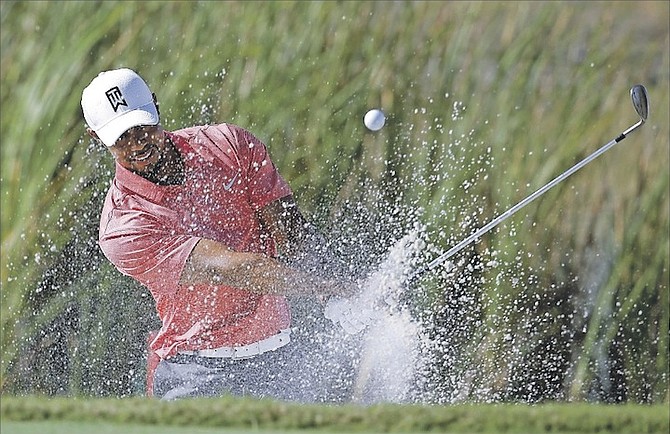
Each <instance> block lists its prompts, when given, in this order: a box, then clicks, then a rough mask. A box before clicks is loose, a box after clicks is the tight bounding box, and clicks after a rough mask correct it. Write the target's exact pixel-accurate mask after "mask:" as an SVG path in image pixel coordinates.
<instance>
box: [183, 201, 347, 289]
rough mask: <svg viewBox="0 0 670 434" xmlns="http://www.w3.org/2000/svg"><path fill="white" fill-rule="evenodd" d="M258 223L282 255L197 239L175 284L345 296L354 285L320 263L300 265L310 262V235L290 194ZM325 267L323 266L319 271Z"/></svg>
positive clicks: (313, 249) (271, 206)
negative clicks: (235, 248)
mask: <svg viewBox="0 0 670 434" xmlns="http://www.w3.org/2000/svg"><path fill="white" fill-rule="evenodd" d="M259 217H260V219H261V223H262V224H263V226H264V227H265V228H266V230H267V231H268V233H269V235H270V236H271V237H272V238H273V239H274V240H275V242H276V243H277V246H278V248H279V249H280V251H282V253H283V255H284V256H285V257H286V258H287V259H286V260H285V261H279V260H276V259H274V258H270V257H268V256H265V255H262V254H258V253H249V252H236V251H234V250H232V249H231V248H229V247H228V246H226V245H225V244H223V243H220V242H217V241H212V240H207V239H202V240H200V241H199V242H198V244H197V245H196V246H195V248H194V249H193V251H192V252H191V254H190V256H189V258H188V260H187V262H186V265H185V266H184V270H183V272H182V275H181V278H180V283H181V284H198V283H211V284H217V285H227V286H233V287H237V288H241V289H245V290H248V291H252V292H260V293H271V294H285V295H289V294H312V295H335V294H336V295H349V294H351V293H352V292H353V291H354V290H355V285H354V283H353V282H351V281H349V280H345V279H342V278H341V276H339V275H338V274H335V273H328V272H323V271H324V269H323V268H319V269H317V268H315V267H313V266H309V267H307V266H300V265H299V264H300V263H303V264H304V263H305V262H314V257H315V256H316V252H318V251H319V249H320V248H321V247H323V248H325V244H323V246H321V247H319V246H317V247H314V240H315V239H318V240H319V243H322V242H323V241H322V238H318V237H317V238H314V234H313V233H312V230H311V229H310V226H309V225H308V224H307V222H306V220H305V219H304V218H303V217H302V215H301V214H300V212H299V211H298V209H297V207H296V206H295V202H294V201H293V199H292V198H291V197H290V196H288V197H286V198H283V199H280V200H277V201H274V202H272V203H271V204H269V205H268V206H266V207H265V208H264V209H263V210H261V212H260V215H259ZM325 271H328V270H325Z"/></svg>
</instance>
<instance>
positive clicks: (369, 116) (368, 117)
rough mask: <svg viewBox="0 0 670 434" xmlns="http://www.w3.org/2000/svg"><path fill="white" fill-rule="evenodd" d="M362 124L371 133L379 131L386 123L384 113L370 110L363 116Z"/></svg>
mask: <svg viewBox="0 0 670 434" xmlns="http://www.w3.org/2000/svg"><path fill="white" fill-rule="evenodd" d="M363 123H364V124H365V126H366V127H367V128H368V129H369V130H371V131H379V130H381V129H382V127H383V126H384V124H385V123H386V116H384V112H383V111H381V110H379V109H372V110H370V111H369V112H367V113H366V114H365V117H364V118H363Z"/></svg>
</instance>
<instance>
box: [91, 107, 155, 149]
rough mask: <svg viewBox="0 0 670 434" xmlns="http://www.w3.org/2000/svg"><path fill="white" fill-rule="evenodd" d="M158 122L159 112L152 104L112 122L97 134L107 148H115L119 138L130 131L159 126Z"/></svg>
mask: <svg viewBox="0 0 670 434" xmlns="http://www.w3.org/2000/svg"><path fill="white" fill-rule="evenodd" d="M158 122H159V117H158V111H157V110H156V106H155V105H154V104H153V103H151V104H147V105H144V106H142V107H139V108H136V109H135V110H132V111H129V112H126V113H124V114H122V115H121V116H119V117H117V118H115V119H113V120H111V121H110V122H109V123H108V124H107V125H105V126H104V127H102V128H100V129H99V130H97V131H96V134H97V135H98V137H99V138H100V140H101V141H102V143H104V144H105V146H113V145H114V143H116V141H117V140H118V138H119V137H121V135H122V134H123V133H125V132H126V131H128V130H129V129H131V128H133V127H137V126H140V125H158Z"/></svg>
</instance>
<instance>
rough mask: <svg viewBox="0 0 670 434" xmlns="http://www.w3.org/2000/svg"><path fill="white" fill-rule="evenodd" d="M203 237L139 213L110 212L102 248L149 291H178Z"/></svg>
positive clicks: (119, 266) (101, 235) (127, 273)
mask: <svg viewBox="0 0 670 434" xmlns="http://www.w3.org/2000/svg"><path fill="white" fill-rule="evenodd" d="M199 240H200V238H198V237H195V236H191V235H186V234H183V233H176V232H175V231H173V230H171V229H170V228H167V227H166V226H165V225H164V223H162V222H160V221H159V220H158V219H157V218H155V217H154V216H152V215H150V214H148V213H146V212H142V211H137V210H130V211H122V210H118V209H112V210H109V211H108V215H107V222H106V224H103V225H101V230H100V239H99V242H100V248H101V249H102V251H103V253H104V254H105V256H106V257H107V259H109V261H110V262H112V263H113V264H114V265H115V266H116V267H117V268H118V270H119V271H121V272H122V273H124V274H126V275H128V276H131V277H133V278H135V279H137V280H138V281H140V282H141V283H143V284H144V285H146V286H147V287H149V288H153V289H157V288H176V285H174V283H175V282H178V281H179V279H180V277H181V273H182V270H183V268H184V265H185V264H186V260H187V259H188V257H189V255H190V254H191V251H192V250H193V248H194V247H195V245H196V244H197V243H198V241H199Z"/></svg>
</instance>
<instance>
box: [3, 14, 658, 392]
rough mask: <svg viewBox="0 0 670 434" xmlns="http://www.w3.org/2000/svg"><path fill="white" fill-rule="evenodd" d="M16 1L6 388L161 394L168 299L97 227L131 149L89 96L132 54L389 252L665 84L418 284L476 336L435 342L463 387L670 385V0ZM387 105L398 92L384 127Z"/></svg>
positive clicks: (192, 114)
mask: <svg viewBox="0 0 670 434" xmlns="http://www.w3.org/2000/svg"><path fill="white" fill-rule="evenodd" d="M0 8H1V9H0V11H1V12H0V15H1V17H0V19H1V22H0V24H1V26H0V27H1V28H0V32H1V35H2V40H1V46H0V47H1V49H2V64H1V67H0V68H1V69H0V73H1V74H2V83H1V87H0V90H1V93H2V96H1V101H2V111H1V113H0V118H1V124H0V126H1V129H2V142H1V153H0V155H1V157H2V162H1V166H0V168H1V169H2V173H1V176H0V177H1V180H2V186H1V191H0V197H1V201H2V217H1V224H2V230H1V235H2V257H1V263H0V273H1V283H2V311H1V313H2V386H3V391H7V392H12V391H45V392H48V393H74V394H80V393H83V394H98V395H125V394H134V393H142V376H143V363H144V362H143V348H144V345H145V342H144V338H145V333H146V331H148V330H149V329H151V328H153V327H155V326H156V318H155V317H154V314H153V313H152V304H151V300H150V299H149V297H148V295H147V293H146V291H145V290H143V289H142V288H139V287H138V286H137V285H136V284H134V283H133V282H131V281H129V280H127V279H125V278H123V277H121V276H120V275H119V274H118V273H116V272H115V271H114V270H113V269H112V268H111V267H110V266H109V264H108V263H107V262H106V260H104V258H103V257H102V256H101V254H100V252H99V250H98V249H97V246H96V244H95V239H96V237H97V220H98V212H99V209H100V206H101V201H102V197H103V195H104V192H105V189H106V185H107V184H108V182H109V179H110V178H111V177H112V169H113V167H112V162H111V158H110V157H109V156H108V155H107V154H106V151H105V150H102V149H99V148H98V147H96V146H95V145H94V144H91V143H90V142H89V140H88V139H87V138H86V137H85V133H84V127H85V126H84V123H83V119H82V116H81V112H80V108H79V98H80V95H81V90H82V88H83V87H84V86H85V85H86V84H87V83H88V82H89V81H90V80H91V79H92V77H94V76H95V75H96V74H97V73H98V72H99V71H101V70H104V69H108V68H114V67H120V66H129V67H132V68H134V69H136V70H138V71H139V72H140V73H141V74H142V75H143V76H144V77H145V78H146V79H147V81H148V82H149V84H150V85H151V87H152V88H153V90H154V91H155V92H156V93H157V95H158V98H159V102H160V104H161V113H162V115H163V120H164V124H165V126H166V127H167V128H169V129H174V128H180V127H183V126H189V125H192V124H196V123H205V122H209V123H212V122H222V121H229V122H233V123H237V124H240V125H242V126H244V127H247V128H249V129H250V130H251V131H253V132H254V133H255V134H256V135H258V136H259V137H260V138H261V139H262V140H264V141H265V142H266V143H267V144H268V145H269V147H270V152H271V154H272V156H273V159H274V160H275V162H276V164H277V165H278V166H279V168H280V171H281V172H282V174H283V175H284V176H285V177H286V178H287V179H288V181H289V182H290V184H291V186H292V187H293V189H294V191H295V195H296V197H297V199H298V201H299V203H300V205H301V207H302V208H303V209H304V210H305V211H306V213H307V214H308V215H309V216H310V217H311V218H312V219H314V220H315V221H316V222H318V224H319V225H320V226H321V227H322V228H323V229H324V231H326V232H332V234H333V236H334V237H336V238H339V239H341V240H344V241H348V244H347V245H348V246H349V247H348V249H349V250H348V252H349V254H350V255H352V257H354V256H356V255H358V256H357V257H355V260H357V261H362V259H363V258H362V256H369V258H367V260H368V262H369V263H374V262H375V261H377V260H379V258H380V257H381V256H380V255H381V254H382V253H383V252H384V250H385V249H386V248H387V247H388V246H389V245H390V244H391V243H392V242H393V240H395V239H398V238H400V237H401V236H402V234H403V232H404V231H405V230H406V228H407V227H409V226H411V224H412V223H413V222H414V220H415V219H417V218H418V220H419V221H420V222H421V223H423V224H425V225H426V228H427V233H428V236H429V238H430V240H431V242H432V245H431V246H430V250H428V251H427V257H428V256H429V255H428V253H436V252H439V251H441V250H443V249H445V248H448V247H450V246H451V245H453V244H454V243H455V242H457V241H459V240H460V239H462V238H463V237H464V236H466V235H467V234H469V233H470V232H471V231H472V230H473V228H475V227H477V226H481V225H482V224H484V223H486V222H487V221H488V220H489V219H491V218H493V217H494V216H496V215H497V214H498V213H500V212H502V211H504V210H505V209H507V208H508V207H510V206H511V205H513V204H515V203H516V202H518V201H519V200H521V199H523V198H524V197H525V196H526V195H528V194H529V193H531V192H532V191H534V190H535V189H537V188H539V187H540V186H542V185H543V184H545V183H546V182H548V181H549V180H550V179H551V178H553V177H554V176H555V175H557V174H558V173H560V172H562V171H563V170H565V169H567V168H568V167H570V166H571V165H573V164H574V163H576V162H577V161H578V160H579V159H581V158H583V157H585V156H586V155H588V154H589V153H590V152H592V151H594V150H595V149H596V148H597V147H598V146H600V145H602V144H604V143H606V142H607V141H609V140H610V139H612V138H614V137H615V136H616V135H618V134H619V133H620V132H621V131H623V129H625V128H627V127H628V126H630V125H631V124H633V123H634V122H635V121H636V120H637V119H636V116H635V113H634V111H633V109H632V107H631V104H630V101H629V96H628V89H629V88H630V87H631V86H632V85H633V84H636V83H642V84H644V85H645V86H647V88H648V90H649V94H650V100H651V114H650V119H649V121H648V123H647V125H645V126H644V127H643V128H641V129H640V130H639V131H637V132H636V133H635V134H634V135H631V137H629V138H628V139H627V140H626V141H625V142H622V144H621V145H619V146H618V147H615V148H614V149H613V150H612V151H610V152H609V153H608V154H607V155H605V156H603V157H601V158H600V159H599V160H597V161H595V162H593V163H592V164H591V165H590V166H589V167H588V168H586V169H584V170H583V171H581V172H579V173H578V174H576V175H575V176H574V177H572V178H570V179H569V180H566V181H565V182H563V183H562V184H560V185H559V186H557V187H556V188H555V189H553V190H552V191H550V192H549V193H547V194H546V195H545V196H543V198H541V199H539V200H538V201H536V202H535V203H533V204H532V205H529V206H528V207H527V208H526V209H525V210H524V211H523V212H521V213H519V214H518V215H517V216H514V217H513V218H511V219H510V220H509V221H508V222H506V223H505V224H503V225H501V226H500V227H499V228H497V229H496V230H494V231H492V232H491V233H490V234H488V235H486V236H485V237H483V239H482V240H481V242H479V243H477V246H476V248H475V249H469V250H468V251H467V252H464V253H463V254H462V255H461V256H460V257H459V258H457V259H459V260H460V262H461V263H462V264H461V265H462V266H463V267H464V268H463V271H462V274H461V275H459V276H454V275H453V274H452V275H449V274H439V273H438V274H437V275H435V276H430V277H429V278H427V279H425V281H424V282H422V286H421V287H422V289H421V290H417V294H421V297H417V298H418V300H416V303H417V305H419V306H420V307H424V308H428V309H430V310H431V311H432V312H433V313H434V314H433V315H432V316H430V318H433V319H434V329H433V332H434V333H435V334H436V335H438V336H440V337H441V339H443V340H445V341H446V342H449V343H450V344H453V345H452V346H453V347H455V348H456V349H455V351H456V350H458V353H459V355H460V356H459V357H458V358H457V360H448V361H442V362H440V363H438V362H437V361H436V363H435V366H434V372H433V373H432V375H434V376H435V377H437V378H440V377H442V378H443V381H442V384H443V386H444V387H443V389H444V390H443V391H441V392H440V393H441V395H440V397H439V398H436V400H438V401H439V400H440V399H442V400H452V399H456V397H457V396H460V397H462V396H465V397H467V399H473V400H484V401H489V400H516V399H524V400H530V401H537V400H543V399H576V400H581V399H594V400H605V401H607V400H615V401H617V400H625V401H634V402H659V401H666V402H667V399H668V369H667V366H668V324H669V322H670V319H669V310H670V308H669V306H668V281H669V279H670V277H669V273H668V269H669V268H670V267H669V264H668V258H669V254H668V244H669V242H670V235H669V216H668V213H669V208H670V204H669V200H668V197H669V196H670V195H669V194H668V193H669V188H670V187H669V181H668V179H669V177H670V173H669V164H670V158H669V156H668V153H669V152H670V151H669V146H668V142H669V134H670V131H669V128H668V117H669V113H668V106H669V103H668V101H669V100H670V97H669V88H670V85H669V74H670V73H669V71H670V66H669V60H668V57H669V55H668V52H669V46H670V42H669V30H668V15H669V12H668V4H667V3H665V2H613V3H600V2H583V3H573V2H519V3H508V2H499V3H496V2H448V3H447V2H393V3H391V2H221V3H218V2H198V3H194V2H119V3H115V2H101V3H89V2H12V1H3V2H1V3H0ZM373 106H379V107H382V108H383V109H384V110H385V111H386V112H387V114H388V115H389V119H388V123H387V126H386V127H385V128H384V129H382V130H381V131H380V132H379V133H376V134H371V133H370V132H367V131H366V130H365V129H364V127H363V125H362V116H363V114H364V113H365V111H366V110H367V109H368V108H370V107H373ZM388 204H397V205H398V206H399V207H400V208H398V209H399V210H400V211H399V212H397V213H395V214H392V213H390V212H389V209H388ZM361 211H365V212H366V213H367V214H364V215H365V217H363V218H361V217H360V212H361ZM416 216H419V217H416ZM366 222H367V223H366ZM334 228H344V229H345V231H344V232H347V230H348V231H349V233H348V234H347V233H345V234H341V235H337V234H336V233H335V231H334V230H333V229H334ZM354 233H355V234H357V235H356V236H353V235H352V234H354ZM379 240H381V241H379ZM357 252H358V253H357ZM468 266H470V267H472V266H474V267H475V268H476V269H477V273H476V274H472V273H470V274H468V279H466V280H467V282H466V284H459V283H458V282H459V277H460V278H461V280H462V277H463V276H462V275H463V274H467V273H466V271H467V268H468ZM457 294H458V295H462V296H464V297H466V298H467V297H471V298H472V299H473V300H475V301H476V302H475V303H474V304H472V303H470V304H468V303H464V302H463V301H462V300H461V299H460V298H459V297H456V296H455V295H457ZM459 300H460V301H459ZM464 316H468V321H469V326H468V328H467V333H466V332H465V331H464V330H465V329H460V330H457V328H456V325H457V324H458V323H459V322H460V321H461V320H462V319H463V317H464ZM440 325H443V326H444V327H440ZM447 326H448V327H447ZM128 330H132V332H128ZM459 333H460V334H461V335H459ZM112 342H113V344H112ZM443 350H445V351H446V350H447V349H443ZM473 367H477V369H473ZM448 378H456V379H457V380H458V381H456V383H457V384H451V383H449V381H450V380H448ZM456 386H458V390H457V391H456V390H455V388H456Z"/></svg>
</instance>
